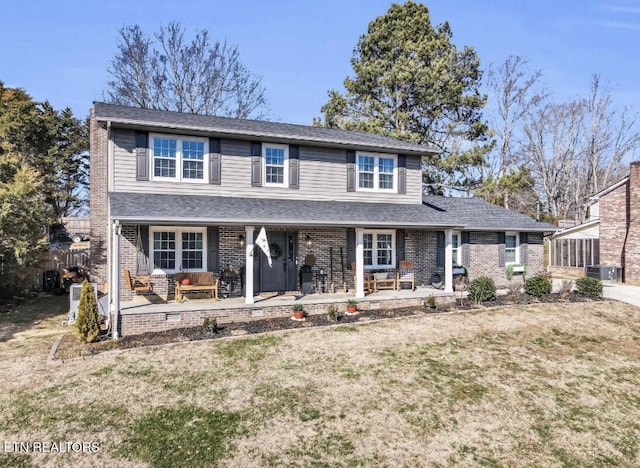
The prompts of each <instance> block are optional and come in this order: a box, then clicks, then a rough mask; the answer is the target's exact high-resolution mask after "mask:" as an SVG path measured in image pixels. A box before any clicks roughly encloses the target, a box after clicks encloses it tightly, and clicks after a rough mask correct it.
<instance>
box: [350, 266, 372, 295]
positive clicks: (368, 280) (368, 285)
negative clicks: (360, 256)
mask: <svg viewBox="0 0 640 468" xmlns="http://www.w3.org/2000/svg"><path fill="white" fill-rule="evenodd" d="M351 271H352V272H353V285H354V286H355V285H356V262H351ZM362 281H363V285H364V292H365V293H370V292H371V291H373V290H375V284H374V283H375V280H374V279H373V277H372V276H370V275H369V274H368V273H366V272H365V273H364V278H363V280H362Z"/></svg>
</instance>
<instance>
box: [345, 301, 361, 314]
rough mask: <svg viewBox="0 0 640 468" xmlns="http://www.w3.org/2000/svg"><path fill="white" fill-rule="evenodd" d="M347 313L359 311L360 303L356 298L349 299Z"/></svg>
mask: <svg viewBox="0 0 640 468" xmlns="http://www.w3.org/2000/svg"><path fill="white" fill-rule="evenodd" d="M347 313H348V314H356V313H358V303H357V302H356V301H355V299H349V300H348V301H347Z"/></svg>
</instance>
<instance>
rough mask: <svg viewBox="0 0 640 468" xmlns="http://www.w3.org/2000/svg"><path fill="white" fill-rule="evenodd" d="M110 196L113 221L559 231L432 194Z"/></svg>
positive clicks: (490, 207) (480, 204)
mask: <svg viewBox="0 0 640 468" xmlns="http://www.w3.org/2000/svg"><path fill="white" fill-rule="evenodd" d="M109 197H110V201H111V210H112V217H113V218H114V219H118V220H120V221H122V222H127V221H128V222H139V223H150V224H185V223H187V224H205V223H215V224H239V225H252V224H256V225H287V226H343V227H349V226H352V227H353V226H358V227H390V228H407V227H413V228H429V227H434V228H464V229H474V230H490V231H499V230H514V231H531V232H534V231H535V232H552V231H556V230H557V229H558V228H557V227H556V226H554V225H551V224H547V223H539V222H537V221H536V220H534V219H532V218H530V217H528V216H525V215H522V214H520V213H515V212H512V211H509V210H506V209H504V208H500V207H498V206H494V205H491V204H489V203H486V202H485V201H483V200H481V199H478V198H449V197H434V196H429V197H425V198H424V200H423V203H422V204H397V203H364V202H344V201H342V202H338V201H316V200H286V199H260V198H236V197H211V196H206V195H168V194H149V193H124V192H112V193H110V194H109ZM167 207H171V209H167Z"/></svg>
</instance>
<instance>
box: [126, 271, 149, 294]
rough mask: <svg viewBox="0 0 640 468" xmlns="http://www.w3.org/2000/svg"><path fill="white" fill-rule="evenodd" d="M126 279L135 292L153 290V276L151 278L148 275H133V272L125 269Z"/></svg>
mask: <svg viewBox="0 0 640 468" xmlns="http://www.w3.org/2000/svg"><path fill="white" fill-rule="evenodd" d="M124 280H125V282H126V283H127V286H128V287H129V289H131V290H132V291H134V292H151V291H153V284H151V278H149V277H148V276H132V275H131V272H130V271H129V270H127V269H125V270H124Z"/></svg>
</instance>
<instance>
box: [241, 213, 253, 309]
mask: <svg viewBox="0 0 640 468" xmlns="http://www.w3.org/2000/svg"><path fill="white" fill-rule="evenodd" d="M254 229H255V226H245V227H244V234H245V239H246V242H247V243H246V245H245V249H246V250H245V253H244V256H245V260H244V264H245V267H244V274H245V281H244V303H245V304H253V231H254Z"/></svg>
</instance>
